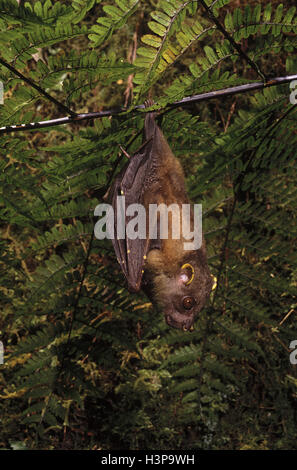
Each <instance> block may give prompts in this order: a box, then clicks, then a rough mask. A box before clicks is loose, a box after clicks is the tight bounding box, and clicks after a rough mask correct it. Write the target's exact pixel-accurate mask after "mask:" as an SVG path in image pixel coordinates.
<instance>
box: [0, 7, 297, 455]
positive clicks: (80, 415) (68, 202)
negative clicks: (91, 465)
mask: <svg viewBox="0 0 297 470" xmlns="http://www.w3.org/2000/svg"><path fill="white" fill-rule="evenodd" d="M294 5H295V0H288V1H287V2H285V4H284V5H283V4H281V3H280V2H278V1H276V0H273V1H272V2H268V1H266V0H265V1H262V2H258V1H247V0H245V1H240V2H239V1H228V0H215V1H213V2H210V1H207V2H203V1H200V0H199V1H193V0H188V1H186V0H184V1H181V0H144V1H139V0H138V1H137V0H115V1H112V0H106V1H100V0H97V1H95V0H75V1H72V2H71V1H61V2H56V1H55V2H51V1H50V0H43V1H41V2H40V1H33V0H30V1H29V2H26V1H25V2H23V1H19V2H17V1H16V0H8V1H7V0H5V1H3V0H0V51H1V53H0V58H1V59H2V61H3V60H4V61H6V62H7V63H9V64H10V65H11V66H12V67H14V68H15V69H16V70H18V71H20V72H22V73H23V74H24V75H25V76H26V77H28V78H29V79H30V80H31V81H32V82H34V83H36V84H38V85H39V86H40V87H41V88H42V89H44V90H46V91H47V92H48V93H50V94H51V95H52V96H54V97H55V98H56V99H57V100H58V101H59V102H61V103H63V104H65V105H67V106H69V107H70V108H71V109H73V110H75V111H76V112H91V111H98V110H101V109H110V108H111V107H113V106H118V105H125V104H131V103H132V104H140V103H143V102H144V100H145V99H146V98H147V96H148V95H150V96H151V97H152V98H153V99H154V100H155V101H156V102H157V103H158V105H159V106H160V107H161V108H163V109H165V107H166V105H167V103H170V102H173V101H175V100H178V99H181V98H183V97H184V96H190V95H192V94H195V93H203V92H206V91H210V90H216V89H220V88H225V87H229V86H234V85H238V84H241V83H248V82H252V81H254V80H257V81H259V80H263V79H264V78H265V77H266V78H270V77H275V76H284V75H289V74H294V73H296V69H297V68H296V65H297V60H296V45H297V40H296V31H297V17H296V8H295V6H294ZM236 45H237V46H236ZM247 56H248V58H249V60H247ZM0 80H1V81H2V82H3V83H4V87H5V96H4V104H3V105H1V106H0V126H5V125H9V124H20V123H25V122H26V123H27V122H33V121H38V120H45V119H51V118H54V117H61V116H63V115H65V112H63V111H59V109H57V106H55V105H54V104H53V103H52V102H51V101H49V100H48V99H46V98H45V97H44V96H43V94H42V93H40V92H39V91H37V90H36V89H34V88H33V87H32V86H30V85H29V84H25V83H24V82H23V81H22V80H21V79H20V78H18V77H17V76H16V75H15V74H14V73H13V72H12V71H10V70H8V69H7V68H6V67H5V66H3V65H2V66H1V68H0ZM289 95H290V88H289V84H286V85H282V86H278V87H273V88H267V89H265V90H264V91H261V92H257V93H255V92H253V93H249V94H242V95H236V96H229V97H225V98H224V99H220V100H219V99H218V100H212V101H207V102H204V103H201V104H196V105H195V104H193V105H191V106H189V107H187V108H184V109H181V108H178V109H175V110H170V111H167V112H166V113H164V114H163V117H162V124H161V125H162V129H163V131H164V133H165V134H166V136H167V138H168V141H169V143H170V145H171V147H172V149H173V150H174V152H175V154H176V155H177V156H178V157H179V158H180V160H181V163H182V165H183V167H184V170H185V174H186V177H187V186H188V191H189V194H190V197H191V199H192V201H193V202H197V203H202V204H203V211H204V217H203V223H204V227H203V228H204V233H205V237H206V240H207V246H208V256H209V264H210V268H211V271H212V273H213V274H214V275H215V276H216V277H217V278H218V287H217V290H216V291H215V293H214V294H213V295H212V298H211V300H210V302H209V305H208V307H207V308H205V309H204V310H203V312H201V314H200V315H199V318H198V320H197V322H196V329H195V331H194V332H193V333H192V334H187V333H184V332H181V331H175V330H173V329H170V328H169V327H168V326H167V325H166V324H165V322H164V319H163V316H162V313H161V312H158V311H156V310H154V309H153V308H152V306H151V304H150V303H149V302H148V300H147V299H146V297H145V296H144V295H143V294H139V295H136V294H135V295H131V294H129V293H128V292H127V290H126V287H125V282H124V279H123V276H122V274H121V273H120V270H119V267H118V265H117V263H116V259H115V256H114V253H113V250H112V246H111V243H110V242H109V241H107V240H104V241H99V240H96V239H95V238H94V236H93V227H94V222H95V219H94V217H93V213H94V208H95V207H96V205H97V204H98V203H99V202H101V201H102V197H103V195H104V193H105V191H106V189H107V188H108V186H109V184H110V182H111V180H112V178H113V176H114V175H115V174H116V173H117V171H118V170H119V169H120V167H121V165H122V164H123V163H124V156H123V155H122V154H121V152H120V151H119V144H120V145H122V146H123V147H124V148H126V149H127V150H128V151H129V152H130V153H132V152H133V150H135V149H136V148H137V147H138V146H139V144H140V142H141V138H142V136H141V131H142V128H143V114H141V113H140V112H139V113H127V114H126V115H124V116H121V117H112V118H104V119H102V120H94V121H84V122H79V123H77V124H71V125H68V126H56V127H54V128H48V129H43V130H35V131H27V132H14V133H10V134H2V135H1V149H0V155H1V159H0V180H1V181H0V211H1V245H0V246H1V255H0V275H1V282H0V299H1V314H0V340H1V341H2V343H3V346H4V350H5V358H4V359H5V360H4V364H3V365H0V416H1V422H0V448H3V449H5V448H13V449H30V448H41V449H193V448H198V449H296V442H297V440H296V424H297V419H296V418H297V416H296V414H297V411H296V410H297V406H296V405H297V395H296V392H297V388H296V387H297V376H296V366H294V365H292V364H291V363H290V361H289V355H290V352H291V350H290V348H289V346H290V343H291V341H293V340H295V339H297V332H296V327H295V324H296V305H297V301H296V286H297V270H296V191H297V188H296V155H297V133H296V129H297V126H296V121H297V113H296V106H295V105H293V104H291V103H290V100H289Z"/></svg>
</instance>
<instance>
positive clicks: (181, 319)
mask: <svg viewBox="0 0 297 470" xmlns="http://www.w3.org/2000/svg"><path fill="white" fill-rule="evenodd" d="M151 104H152V103H151V102H149V101H148V102H147V103H146V105H147V106H150V105H151ZM144 134H145V140H144V143H143V144H142V146H141V147H140V149H139V150H138V151H136V153H135V154H134V155H133V156H131V157H129V155H128V154H127V152H125V151H124V153H125V154H126V156H127V157H128V158H129V161H128V162H127V164H126V166H125V167H124V168H123V169H122V171H121V172H120V174H119V175H118V176H117V178H116V179H115V181H114V183H113V185H112V187H111V188H110V190H109V191H108V196H107V199H108V200H109V201H110V202H111V204H112V207H113V209H114V220H115V222H114V229H115V231H114V238H113V240H112V241H113V246H114V250H115V253H116V256H117V259H118V262H119V263H120V266H121V268H122V271H123V273H124V275H125V277H126V279H127V281H128V288H129V290H130V291H132V292H137V291H139V290H140V289H141V288H142V289H143V290H144V292H145V293H146V294H147V296H148V297H149V298H150V300H151V301H152V302H153V303H155V304H157V305H158V306H159V307H161V308H162V310H163V312H164V315H165V320H166V322H167V324H168V325H170V326H172V327H175V328H180V329H183V330H185V331H186V330H192V329H194V327H193V323H194V321H195V318H196V316H197V314H198V312H199V311H200V310H201V309H202V308H203V306H204V304H205V302H206V301H207V299H208V297H209V294H210V292H211V289H212V285H213V280H212V276H211V274H210V271H209V268H208V264H207V256H206V247H205V241H204V238H203V236H202V243H201V246H200V248H199V249H192V250H188V249H187V250H185V248H184V246H185V245H184V243H185V241H186V240H185V238H184V236H180V237H179V238H178V237H176V235H174V233H173V232H174V228H177V227H174V223H178V224H180V219H179V221H178V222H176V220H177V219H175V217H174V210H173V212H169V213H168V222H169V223H168V227H169V226H170V222H171V228H170V229H169V228H168V237H167V238H162V237H161V236H160V214H159V213H158V214H157V219H155V223H156V224H157V227H155V229H156V231H155V232H154V233H155V234H156V233H157V235H156V238H152V237H151V238H150V232H149V227H148V225H149V222H150V220H149V207H150V205H152V204H155V205H160V204H165V205H166V207H168V206H170V205H171V204H174V205H175V206H172V207H173V208H175V210H179V209H182V208H183V207H184V206H183V205H185V204H188V205H189V203H190V201H189V199H188V196H187V193H186V189H185V179H184V174H183V170H182V167H181V164H180V163H179V161H178V160H177V159H176V158H175V157H174V155H173V153H172V151H171V149H170V147H169V145H168V143H167V141H166V139H165V137H164V135H163V133H162V131H161V129H160V128H159V127H158V125H157V124H156V122H155V112H148V113H147V115H146V117H145V123H144ZM119 196H124V198H123V199H122V200H124V213H125V215H124V225H125V227H127V224H128V223H129V221H131V219H132V216H131V215H127V213H126V209H127V208H128V206H129V205H130V204H135V203H137V204H141V205H142V207H144V208H145V220H144V222H145V225H146V227H145V236H144V237H143V238H136V239H133V238H131V237H128V236H127V234H126V235H124V236H123V235H121V236H118V233H117V230H116V229H117V224H118V223H119V222H118V221H119V219H118V217H119V208H118V204H117V201H118V198H119ZM152 207H156V206H152ZM193 217H194V216H193V210H192V209H191V215H190V226H191V227H192V228H193V225H194V221H193ZM152 232H153V230H152ZM187 240H188V239H187Z"/></svg>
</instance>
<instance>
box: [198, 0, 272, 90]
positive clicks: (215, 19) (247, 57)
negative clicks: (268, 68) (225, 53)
mask: <svg viewBox="0 0 297 470" xmlns="http://www.w3.org/2000/svg"><path fill="white" fill-rule="evenodd" d="M199 1H200V3H201V5H202V6H203V8H204V10H205V11H206V12H207V14H208V16H209V18H210V19H211V21H213V22H214V23H215V25H216V27H217V28H218V29H219V30H220V31H221V33H223V35H224V36H225V38H226V39H228V41H229V42H230V44H232V46H233V47H234V49H235V50H236V51H237V52H238V54H239V55H240V56H241V57H242V58H243V59H244V60H245V61H246V62H247V63H248V64H249V65H250V66H251V67H252V69H254V70H255V72H256V73H257V75H259V76H260V77H261V78H262V80H263V81H264V83H265V82H266V81H267V77H266V76H265V75H264V74H263V72H261V70H260V69H259V67H258V65H257V64H256V62H254V61H253V60H252V59H251V58H250V57H249V56H248V55H247V54H246V53H245V52H244V51H243V50H242V48H241V47H240V45H239V44H237V42H235V41H234V39H233V37H232V36H231V35H230V34H229V33H228V31H226V29H225V28H224V27H223V26H222V25H221V23H220V22H219V21H218V19H217V18H216V17H215V15H214V14H213V11H212V10H211V8H209V7H208V6H207V5H206V3H205V1H204V0H199Z"/></svg>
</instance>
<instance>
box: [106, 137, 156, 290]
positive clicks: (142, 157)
mask: <svg viewBox="0 0 297 470" xmlns="http://www.w3.org/2000/svg"><path fill="white" fill-rule="evenodd" d="M152 147H153V138H150V140H148V141H147V142H145V143H144V144H143V145H142V146H141V148H140V149H139V150H138V151H137V152H136V153H135V154H134V155H133V156H131V157H130V159H129V162H128V164H127V165H126V166H125V167H124V168H123V170H122V171H121V173H120V174H119V175H118V176H117V178H116V179H115V182H114V183H113V186H112V187H111V189H110V192H109V197H108V199H109V201H110V203H111V205H112V207H113V210H114V239H113V240H112V243H113V247H114V250H115V253H116V256H117V259H118V262H119V264H120V266H121V268H122V271H123V273H124V275H125V277H126V279H127V281H128V288H129V290H130V291H134V292H137V291H138V290H139V289H140V286H141V280H142V275H143V266H144V262H145V258H146V255H147V252H148V251H149V247H150V241H149V238H148V236H147V237H146V238H145V239H140V238H136V239H135V240H133V239H131V238H129V237H127V236H126V227H127V224H128V223H129V220H131V219H133V216H127V215H126V210H127V207H128V206H129V205H130V204H135V203H138V204H142V202H143V192H144V190H145V186H146V183H145V181H147V178H149V176H150V174H152V172H153V165H152ZM118 196H124V197H125V199H123V198H122V199H121V198H118ZM123 201H124V204H123V205H121V204H119V202H121V203H122V202H123ZM145 223H146V227H148V215H147V214H146V219H145ZM146 233H147V232H146V231H145V234H146Z"/></svg>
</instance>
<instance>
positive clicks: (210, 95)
mask: <svg viewBox="0 0 297 470" xmlns="http://www.w3.org/2000/svg"><path fill="white" fill-rule="evenodd" d="M293 80H297V75H289V76H286V77H275V78H273V79H271V80H269V81H268V82H266V83H264V82H253V83H246V84H244V85H238V86H234V87H229V88H224V89H222V90H216V91H209V92H207V93H201V94H199V95H193V96H186V97H185V98H183V99H181V100H179V101H174V102H173V103H169V104H168V108H177V107H179V106H186V105H188V104H192V103H199V102H202V101H207V100H211V99H214V98H221V97H224V96H230V95H235V94H238V93H246V92H249V91H254V90H260V89H263V88H268V87H271V86H275V85H280V84H283V83H288V82H291V81H293ZM142 109H145V105H144V104H140V105H138V106H135V107H133V108H131V109H129V108H125V107H118V108H113V109H109V110H106V111H98V112H92V113H80V114H75V113H73V115H72V116H65V117H62V118H57V119H51V120H48V121H40V122H32V123H29V124H19V125H11V126H5V127H0V135H1V134H7V133H10V132H17V131H25V130H34V129H42V128H45V127H52V126H59V125H61V124H70V123H75V122H78V121H85V120H88V119H97V118H102V117H106V116H115V115H119V114H124V113H127V112H135V111H139V110H142Z"/></svg>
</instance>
